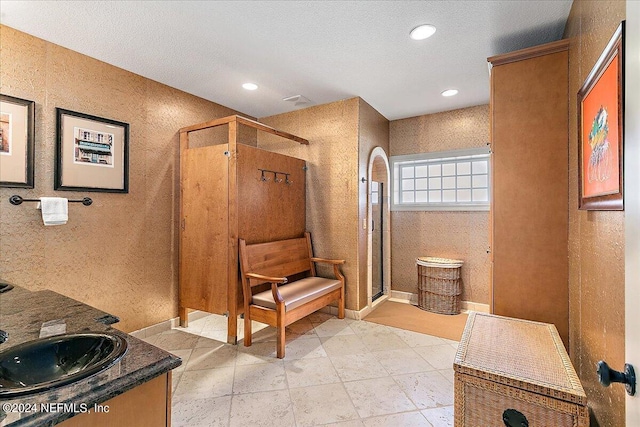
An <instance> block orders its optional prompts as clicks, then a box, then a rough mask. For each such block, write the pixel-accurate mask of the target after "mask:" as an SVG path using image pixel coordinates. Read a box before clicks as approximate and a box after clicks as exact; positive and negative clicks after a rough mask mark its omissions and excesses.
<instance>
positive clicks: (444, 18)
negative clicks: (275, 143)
mask: <svg viewBox="0 0 640 427" xmlns="http://www.w3.org/2000/svg"><path fill="white" fill-rule="evenodd" d="M570 8H571V0H543V1H536V0H528V1H516V0H504V1H481V0H475V1H453V0H450V1H380V2H373V1H83V2H81V1H9V0H2V6H1V8H0V22H1V23H2V24H5V25H7V26H10V27H13V28H16V29H18V30H21V31H24V32H27V33H29V34H32V35H35V36H37V37H41V38H43V39H45V40H48V41H51V42H53V43H56V44H59V45H62V46H65V47H67V48H70V49H72V50H75V51H78V52H81V53H83V54H86V55H89V56H91V57H94V58H97V59H100V60H102V61H105V62H108V63H110V64H113V65H116V66H118V67H121V68H124V69H126V70H129V71H132V72H134V73H137V74H140V75H142V76H145V77H148V78H150V79H153V80H157V81H159V82H162V83H165V84H167V85H169V86H173V87H175V88H178V89H182V90H184V91H186V92H189V93H192V94H194V95H198V96H201V97H203V98H205V99H208V100H211V101H214V102H217V103H220V104H223V105H226V106H228V107H231V108H233V109H236V110H239V111H241V112H243V113H245V114H249V115H252V116H254V117H265V116H269V115H273V114H278V113H282V112H286V111H291V110H294V109H297V108H303V107H306V106H309V105H317V104H324V103H327V102H332V101H336V100H339V99H344V98H349V97H353V96H360V97H362V98H363V99H364V100H365V101H367V102H368V103H369V104H371V105H372V106H373V107H374V108H375V109H377V110H378V111H380V112H381V113H382V114H383V115H384V116H385V117H387V118H388V119H390V120H394V119H399V118H405V117H412V116H418V115H421V114H428V113H433V112H439V111H446V110H451V109H455V108H462V107H467V106H472V105H479V104H485V103H488V102H489V80H488V78H489V76H488V71H487V63H486V58H487V57H488V56H492V55H496V54H500V53H505V52H510V51H512V50H516V49H520V48H525V47H529V46H534V45H537V44H541V43H545V42H549V41H554V40H558V39H560V38H561V37H562V33H563V31H564V24H565V22H566V19H567V16H568V15H569V10H570ZM424 23H428V24H433V25H435V26H436V27H437V32H436V33H435V35H434V36H432V37H431V38H429V39H427V40H423V41H415V40H412V39H410V38H409V31H410V30H411V29H412V28H414V27H415V26H417V25H419V24H424ZM245 82H254V83H256V84H257V85H259V89H258V90H256V91H252V92H250V91H247V90H244V89H242V87H241V85H242V83H245ZM448 88H456V89H458V90H459V91H460V93H459V94H458V95H457V96H454V97H450V98H444V97H442V96H440V92H442V91H443V90H445V89H448ZM292 95H303V96H305V97H306V98H308V99H309V100H311V102H310V103H309V104H306V105H303V106H296V105H294V103H292V102H285V101H283V100H282V98H285V97H289V96H292Z"/></svg>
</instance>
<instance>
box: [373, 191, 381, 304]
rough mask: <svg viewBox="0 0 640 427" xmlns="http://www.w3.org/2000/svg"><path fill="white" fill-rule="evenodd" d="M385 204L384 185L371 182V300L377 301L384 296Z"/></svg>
mask: <svg viewBox="0 0 640 427" xmlns="http://www.w3.org/2000/svg"><path fill="white" fill-rule="evenodd" d="M383 202H384V184H383V183H381V182H377V181H371V229H372V231H373V233H372V239H371V242H372V243H371V244H372V248H371V255H372V259H371V261H372V266H371V274H372V278H371V279H372V281H371V283H372V284H371V300H372V301H375V300H376V299H378V298H380V297H381V296H382V295H383V294H384V291H383V278H384V271H383V268H382V266H383V261H384V257H383V251H384V249H383V248H384V245H383V241H382V237H383V236H384V234H383V233H382V230H383V226H382V225H383V224H382V219H383V215H382V213H383V209H382V208H383V206H382V204H383Z"/></svg>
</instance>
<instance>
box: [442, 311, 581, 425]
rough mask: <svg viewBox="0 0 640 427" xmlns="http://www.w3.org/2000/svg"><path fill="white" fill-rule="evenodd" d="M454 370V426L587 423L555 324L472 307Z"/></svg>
mask: <svg viewBox="0 0 640 427" xmlns="http://www.w3.org/2000/svg"><path fill="white" fill-rule="evenodd" d="M453 369H454V371H455V373H454V377H455V378H454V394H455V395H454V414H455V424H454V425H455V426H456V427H463V426H464V427H494V426H495V427H502V426H505V425H506V426H518V427H521V426H528V427H588V426H589V411H588V409H587V397H586V395H585V393H584V390H583V389H582V385H581V384H580V380H579V379H578V376H577V375H576V372H575V370H574V369H573V366H572V365H571V361H570V360H569V356H568V355H567V352H566V350H565V349H564V346H563V344H562V340H561V339H560V337H559V335H558V332H557V330H556V327H555V326H554V325H551V324H547V323H539V322H531V321H528V320H520V319H512V318H508V317H501V316H495V315H491V314H486V313H474V312H472V313H470V315H469V319H468V320H467V324H466V326H465V329H464V333H463V334H462V339H461V341H460V345H459V346H458V351H457V353H456V358H455V361H454V365H453ZM525 419H526V421H525Z"/></svg>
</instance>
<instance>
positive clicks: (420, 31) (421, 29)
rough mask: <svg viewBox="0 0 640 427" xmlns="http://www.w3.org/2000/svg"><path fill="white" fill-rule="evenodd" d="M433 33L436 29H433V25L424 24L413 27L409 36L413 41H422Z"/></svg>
mask: <svg viewBox="0 0 640 427" xmlns="http://www.w3.org/2000/svg"><path fill="white" fill-rule="evenodd" d="M435 32H436V27H434V26H433V25H429V24H425V25H418V26H417V27H415V28H414V29H413V30H411V32H410V33H409V35H410V36H411V38H412V39H414V40H424V39H427V38H429V37H431V36H432V35H433V33H435Z"/></svg>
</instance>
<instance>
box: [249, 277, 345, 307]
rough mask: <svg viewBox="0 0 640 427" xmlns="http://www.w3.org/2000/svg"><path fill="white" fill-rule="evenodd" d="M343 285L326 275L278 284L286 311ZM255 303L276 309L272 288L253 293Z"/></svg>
mask: <svg viewBox="0 0 640 427" xmlns="http://www.w3.org/2000/svg"><path fill="white" fill-rule="evenodd" d="M340 287H342V282H341V281H339V280H335V279H325V278H324V277H305V278H304V279H300V280H296V281H295V282H292V283H287V284H286V285H280V286H278V292H280V295H281V296H282V299H283V300H284V308H285V311H290V310H293V309H295V308H297V307H300V306H301V305H304V304H306V303H308V302H309V301H313V300H314V299H316V298H319V297H321V296H323V295H326V294H328V293H330V292H331V291H334V290H336V289H340ZM253 303H254V304H255V305H259V306H261V307H266V308H270V309H272V310H275V309H276V303H275V301H274V299H273V292H271V289H269V290H267V291H264V292H260V293H257V294H254V295H253Z"/></svg>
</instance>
